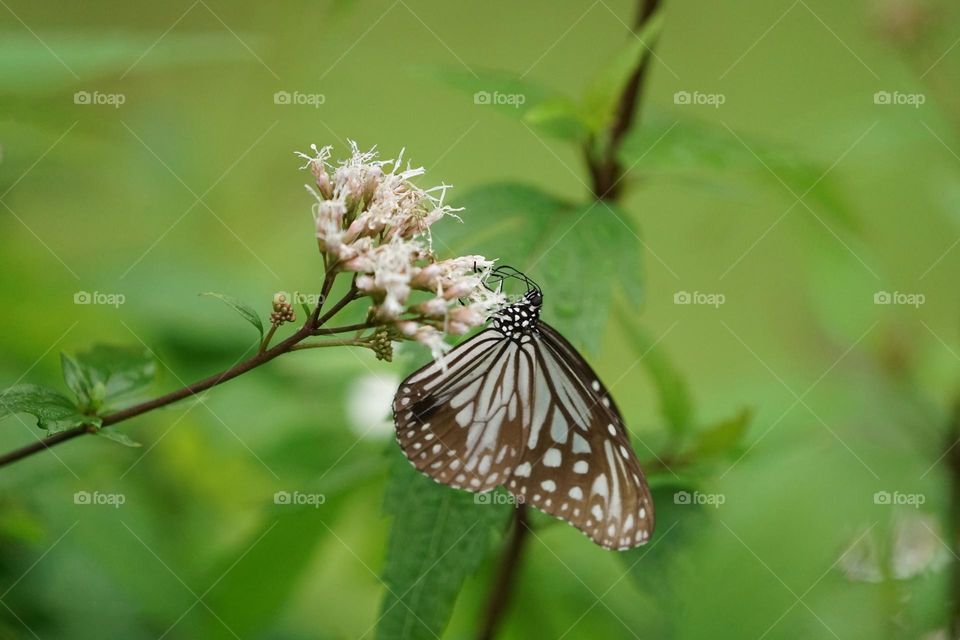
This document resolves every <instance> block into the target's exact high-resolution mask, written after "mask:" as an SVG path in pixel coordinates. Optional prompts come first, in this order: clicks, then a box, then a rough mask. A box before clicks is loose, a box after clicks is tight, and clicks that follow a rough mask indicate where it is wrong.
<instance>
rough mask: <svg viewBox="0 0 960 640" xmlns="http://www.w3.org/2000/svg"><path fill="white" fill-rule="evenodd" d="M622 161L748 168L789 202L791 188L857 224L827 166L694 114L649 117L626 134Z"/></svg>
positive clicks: (681, 167)
mask: <svg viewBox="0 0 960 640" xmlns="http://www.w3.org/2000/svg"><path fill="white" fill-rule="evenodd" d="M620 160H621V162H622V163H624V165H625V166H628V167H632V168H633V169H634V170H640V171H644V170H645V171H649V172H655V173H665V172H667V173H669V172H688V171H717V172H730V171H736V172H748V174H749V175H751V176H753V177H755V178H759V179H760V180H763V181H764V182H766V183H768V184H771V185H772V186H774V187H775V188H777V189H779V190H781V191H782V192H783V194H784V196H785V198H786V199H787V200H789V201H791V202H792V201H793V199H794V196H793V195H791V192H792V193H793V194H796V196H800V195H803V194H806V196H805V198H804V201H805V202H808V203H810V204H811V206H815V207H819V208H821V209H822V210H823V211H825V212H827V213H829V214H830V215H831V216H832V217H833V218H834V219H836V220H837V221H838V222H840V223H841V224H842V225H844V226H845V227H847V228H848V229H850V230H856V229H857V227H858V223H857V219H856V216H855V215H854V213H853V212H852V211H851V210H850V208H849V207H848V205H847V204H846V203H845V202H844V200H843V199H842V198H841V197H840V196H839V194H838V193H837V190H836V189H835V187H834V186H833V184H832V183H831V180H830V176H829V175H828V167H827V166H826V165H822V164H820V163H817V162H813V161H811V160H809V159H807V158H805V157H803V156H802V155H801V154H799V153H798V152H797V151H796V150H794V149H791V148H788V147H786V146H784V145H778V144H776V143H772V142H769V141H764V140H757V139H755V138H754V137H752V136H749V135H745V134H743V133H740V132H736V133H734V132H731V131H730V130H728V129H727V128H726V127H723V126H718V125H714V124H710V123H706V122H703V121H698V120H694V119H692V118H676V117H669V118H668V117H665V116H662V115H661V116H658V117H653V118H650V119H648V122H646V123H645V124H643V126H641V127H638V128H636V129H635V130H634V131H633V132H632V133H631V134H630V135H629V136H628V137H627V139H626V140H625V141H624V144H623V146H622V149H621V153H620ZM788 189H789V190H788ZM808 191H809V193H808ZM798 206H799V207H801V208H802V205H798Z"/></svg>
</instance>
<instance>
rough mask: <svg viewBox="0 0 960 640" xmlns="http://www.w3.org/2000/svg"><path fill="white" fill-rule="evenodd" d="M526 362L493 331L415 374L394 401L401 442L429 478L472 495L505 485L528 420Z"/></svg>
mask: <svg viewBox="0 0 960 640" xmlns="http://www.w3.org/2000/svg"><path fill="white" fill-rule="evenodd" d="M525 357H526V356H524V355H522V354H521V353H520V350H519V348H518V347H517V345H515V344H514V343H512V342H511V341H509V340H504V339H503V334H501V333H500V332H499V331H497V330H495V329H487V330H485V331H482V332H480V333H478V334H477V335H476V336H474V337H473V338H471V339H470V340H467V341H466V342H464V343H462V344H460V345H459V346H458V347H456V348H455V349H453V350H452V351H451V352H450V353H448V354H447V355H446V356H445V357H444V358H443V361H442V363H441V362H440V361H436V362H431V363H430V364H428V365H427V366H425V367H423V368H422V369H420V370H419V371H416V372H414V373H413V374H411V375H410V376H409V377H408V378H407V379H406V380H404V381H403V383H401V385H400V389H399V391H398V392H397V396H396V398H395V399H394V406H393V410H394V419H395V423H396V427H397V441H398V442H399V443H400V447H401V448H402V449H403V452H404V454H405V455H406V456H407V458H408V459H409V460H410V462H411V463H413V465H414V466H415V467H416V468H417V469H418V470H420V471H421V472H422V473H424V474H426V475H428V476H430V477H431V478H433V479H434V480H436V481H438V482H442V483H444V484H448V485H450V486H453V487H456V488H459V489H466V490H468V491H489V490H491V489H493V488H494V487H496V486H497V485H499V484H503V483H504V482H506V479H507V478H508V477H509V475H510V473H511V472H512V471H513V467H514V465H515V463H516V460H517V457H518V455H519V452H520V448H521V447H520V438H521V434H522V432H523V423H524V421H527V420H529V416H528V415H527V413H528V410H527V409H525V408H524V407H526V406H528V402H527V401H526V400H524V399H523V397H524V395H527V396H528V395H529V391H528V388H529V380H530V378H531V377H530V376H529V375H527V376H525V377H526V380H527V382H525V383H524V382H523V381H521V380H518V379H517V377H516V376H517V372H518V371H520V370H523V369H524V367H528V366H529V364H521V361H522V360H523V359H524V358H525Z"/></svg>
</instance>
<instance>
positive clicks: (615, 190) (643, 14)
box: [585, 0, 661, 201]
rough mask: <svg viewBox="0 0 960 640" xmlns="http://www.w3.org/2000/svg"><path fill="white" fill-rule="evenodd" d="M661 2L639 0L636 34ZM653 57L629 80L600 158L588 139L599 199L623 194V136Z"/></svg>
mask: <svg viewBox="0 0 960 640" xmlns="http://www.w3.org/2000/svg"><path fill="white" fill-rule="evenodd" d="M660 2H661V0H639V6H638V9H637V17H636V20H635V22H634V28H633V31H634V33H635V34H637V33H639V32H640V31H641V30H642V29H643V27H644V26H646V24H647V23H648V22H649V21H650V20H651V18H652V17H653V15H654V14H655V13H656V11H657V9H659V8H660ZM650 58H651V56H650V55H645V56H643V58H642V59H641V61H640V62H639V64H637V68H636V69H634V71H633V73H632V74H631V75H630V78H629V79H628V80H627V84H626V85H625V86H624V89H623V93H622V94H620V100H619V101H618V103H617V111H616V115H615V116H614V120H613V123H612V124H611V125H610V129H609V131H608V136H609V138H608V139H607V140H606V141H605V145H604V147H603V149H602V151H601V152H600V153H599V158H598V157H596V156H595V155H594V153H593V151H592V150H591V148H590V146H591V145H590V144H589V143H588V146H587V148H586V149H585V155H586V158H587V168H588V169H589V171H590V177H591V180H592V182H593V185H592V186H593V194H594V195H595V196H596V197H597V198H599V199H600V200H610V201H614V200H617V199H618V197H619V196H620V187H621V180H622V179H623V177H624V169H623V166H622V165H621V164H620V160H619V159H618V157H617V156H618V154H619V152H620V146H621V145H622V144H623V140H624V138H625V137H626V135H627V134H628V133H629V132H630V129H631V128H632V127H633V124H634V120H635V118H636V113H637V107H638V105H639V104H640V100H641V98H642V93H643V86H644V80H645V78H646V75H647V70H648V68H649V66H650Z"/></svg>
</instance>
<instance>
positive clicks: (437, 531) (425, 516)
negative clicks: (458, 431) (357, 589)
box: [377, 447, 512, 640]
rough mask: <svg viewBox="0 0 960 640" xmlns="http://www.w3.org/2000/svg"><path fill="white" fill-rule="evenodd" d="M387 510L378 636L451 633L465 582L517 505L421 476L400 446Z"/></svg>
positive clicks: (404, 639)
mask: <svg viewBox="0 0 960 640" xmlns="http://www.w3.org/2000/svg"><path fill="white" fill-rule="evenodd" d="M391 454H392V455H393V460H392V461H391V472H390V479H389V484H388V485H387V493H386V497H385V507H384V509H385V511H386V512H387V514H389V515H391V516H393V526H392V527H391V530H390V541H389V543H388V546H387V558H386V564H385V566H384V569H383V578H382V579H383V582H384V584H385V585H386V586H387V591H386V593H385V594H384V599H383V602H382V604H381V607H380V615H381V618H380V622H379V623H378V625H377V638H379V639H382V640H414V639H421V638H423V639H429V640H434V639H435V638H437V637H440V636H442V635H443V629H444V628H445V627H446V625H447V622H448V621H449V618H450V614H451V612H452V610H453V605H454V602H455V601H456V599H457V594H458V593H459V592H460V588H461V585H462V584H463V581H464V579H465V578H466V577H467V576H468V575H470V574H471V573H472V572H473V571H475V570H476V569H477V567H479V566H480V565H481V563H483V561H484V560H485V558H486V556H487V552H488V551H489V549H490V546H491V543H492V542H493V540H494V539H495V538H496V536H497V533H499V532H502V531H503V530H504V529H505V528H506V525H507V521H508V520H507V519H508V516H509V515H510V513H511V510H512V509H511V507H510V506H509V505H505V504H476V503H475V502H474V496H475V495H477V494H472V493H468V492H466V491H458V490H456V489H452V488H450V487H445V486H442V485H439V484H437V483H435V482H433V481H432V480H430V479H429V478H426V477H424V476H422V475H420V474H419V473H418V472H417V471H416V470H415V469H413V467H412V466H411V465H410V463H409V462H408V461H407V460H406V458H404V457H403V456H402V455H401V454H400V452H399V451H397V450H396V447H392V448H391Z"/></svg>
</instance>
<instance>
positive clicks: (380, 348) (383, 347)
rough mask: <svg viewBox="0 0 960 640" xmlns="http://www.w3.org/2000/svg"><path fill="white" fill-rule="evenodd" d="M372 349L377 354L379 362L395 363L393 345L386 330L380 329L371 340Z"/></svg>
mask: <svg viewBox="0 0 960 640" xmlns="http://www.w3.org/2000/svg"><path fill="white" fill-rule="evenodd" d="M370 348H371V349H373V353H374V354H376V356H377V360H386V361H387V362H393V343H392V342H391V341H390V333H389V332H388V331H387V330H386V329H380V330H379V331H377V332H376V333H375V334H373V338H372V339H371V340H370Z"/></svg>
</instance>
